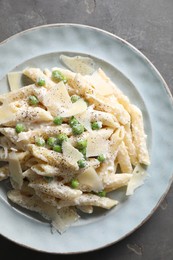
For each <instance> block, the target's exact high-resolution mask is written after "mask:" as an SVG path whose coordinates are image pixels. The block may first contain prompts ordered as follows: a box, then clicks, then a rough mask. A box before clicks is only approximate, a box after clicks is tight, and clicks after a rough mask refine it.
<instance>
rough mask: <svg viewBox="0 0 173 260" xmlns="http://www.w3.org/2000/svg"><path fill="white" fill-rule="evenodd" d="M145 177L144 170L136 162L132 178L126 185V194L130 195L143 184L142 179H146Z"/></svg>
mask: <svg viewBox="0 0 173 260" xmlns="http://www.w3.org/2000/svg"><path fill="white" fill-rule="evenodd" d="M146 177H147V173H146V171H145V170H144V169H143V168H142V167H141V165H139V164H138V165H137V166H136V167H135V168H134V170H133V175H132V178H131V179H130V181H129V183H128V185H127V191H126V195H127V196H129V195H132V194H133V193H134V191H135V190H136V189H137V188H138V187H140V186H141V185H143V184H144V180H145V179H146Z"/></svg>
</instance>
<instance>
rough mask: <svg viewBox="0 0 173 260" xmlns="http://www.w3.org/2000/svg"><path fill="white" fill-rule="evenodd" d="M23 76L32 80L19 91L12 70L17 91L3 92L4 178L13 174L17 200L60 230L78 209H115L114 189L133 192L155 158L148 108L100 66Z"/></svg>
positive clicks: (0, 146)
mask: <svg viewBox="0 0 173 260" xmlns="http://www.w3.org/2000/svg"><path fill="white" fill-rule="evenodd" d="M68 62H69V61H68ZM70 64H71V60H70ZM23 74H24V75H25V76H27V77H29V78H30V79H31V80H32V81H33V84H31V85H28V86H25V87H22V88H19V89H17V87H16V84H18V82H19V78H18V76H16V73H15V74H14V73H13V75H11V74H10V73H9V75H8V76H9V82H10V85H12V87H11V89H12V90H13V91H11V92H9V93H7V94H3V95H1V96H0V103H1V106H0V134H1V135H0V161H2V162H4V165H3V166H2V167H1V168H0V180H4V179H7V178H9V179H10V182H11V185H12V188H13V189H12V190H10V191H9V192H8V194H7V195H8V198H9V199H10V200H11V201H12V202H14V203H16V204H18V205H20V206H22V207H24V208H27V209H29V210H32V211H35V212H38V213H40V214H41V215H42V216H43V217H44V218H46V219H47V220H49V221H51V224H52V226H53V227H54V228H55V229H56V230H58V231H59V232H60V233H62V232H64V231H65V230H66V229H67V228H68V227H69V226H70V225H71V224H72V223H74V222H75V221H77V220H78V219H79V217H80V211H82V212H85V213H88V214H91V213H92V212H93V209H94V207H101V208H104V209H107V210H109V209H111V208H112V207H114V206H116V205H117V204H118V201H117V200H114V199H111V198H110V197H109V192H111V191H114V190H116V189H118V188H120V187H124V186H125V187H127V195H131V194H133V192H134V190H135V189H136V188H137V187H138V186H140V185H141V184H142V183H143V180H144V177H145V175H146V174H145V172H144V170H143V168H142V166H141V165H143V164H144V165H149V164H150V159H149V154H148V149H147V144H146V134H145V132H144V125H143V117H142V112H141V111H140V109H139V108H138V107H136V106H135V105H134V104H131V102H130V100H129V99H128V97H127V96H125V95H124V94H123V93H122V91H121V90H120V89H119V88H118V87H117V86H116V85H115V84H114V83H113V82H112V81H111V80H110V79H109V78H108V77H107V75H106V74H105V73H104V71H103V70H102V69H101V68H99V69H98V70H96V71H95V72H93V73H92V74H90V75H84V74H80V73H75V72H72V71H70V70H67V69H62V68H56V67H55V68H52V69H51V70H49V69H45V70H44V71H42V70H41V69H39V68H26V69H24V70H23ZM14 76H15V80H14V81H13V80H12V77H14ZM16 82H17V83H16ZM13 84H14V85H13Z"/></svg>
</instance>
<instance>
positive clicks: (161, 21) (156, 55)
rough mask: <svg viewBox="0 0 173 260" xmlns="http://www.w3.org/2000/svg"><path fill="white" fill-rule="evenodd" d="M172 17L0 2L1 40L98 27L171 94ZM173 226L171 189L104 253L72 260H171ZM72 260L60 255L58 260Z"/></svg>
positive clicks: (106, 6) (87, 4) (106, 2)
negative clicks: (31, 32)
mask: <svg viewBox="0 0 173 260" xmlns="http://www.w3.org/2000/svg"><path fill="white" fill-rule="evenodd" d="M172 13H173V1H172V0H152V1H151V0H145V1H144V0H49V1H48V0H25V1H23V0H0V41H3V40H5V39H6V38H8V37H10V36H12V35H14V34H16V33H18V32H20V31H23V30H25V29H28V28H31V27H34V26H38V25H42V24H50V23H66V22H67V23H80V24H87V25H91V26H95V27H99V28H101V29H104V30H107V31H109V32H112V33H114V34H116V35H118V36H120V37H122V38H124V39H125V40H127V41H129V42H130V43H132V44H133V45H134V46H136V47H137V48H138V49H139V50H141V51H142V52H143V53H144V54H145V55H146V56H147V57H148V58H149V59H150V60H151V61H152V63H153V64H154V65H155V66H156V68H157V69H158V70H159V71H160V73H161V74H162V76H163V77H164V79H165V80H166V82H167V84H168V86H169V87H170V90H171V92H172V93H173V44H172V43H173V15H172ZM156 185H157V184H156ZM172 227H173V187H172V188H171V189H170V191H169V192H168V194H167V196H166V198H165V200H164V201H163V202H162V203H161V205H160V206H159V208H158V209H157V211H156V212H155V213H154V214H153V215H152V217H151V218H150V219H149V220H148V221H147V222H146V223H145V224H144V225H143V226H142V227H140V228H139V229H138V230H137V231H135V232H134V233H133V234H132V235H130V236H128V237H127V238H125V239H123V240H122V241H120V242H118V243H117V244H115V245H112V246H109V247H108V248H105V249H101V250H98V251H95V252H91V253H87V254H83V255H76V256H75V259H76V260H78V259H81V257H83V256H86V257H89V258H92V259H99V260H102V259H104V260H105V259H106V260H113V259H118V260H119V259H120V260H126V259H128V260H131V259H133V260H136V259H142V260H143V259H144V260H146V259H147V260H162V259H167V260H172V259H173V247H172V241H173V231H172ZM98 236H99V234H98ZM40 239H41V238H40ZM0 249H1V258H3V257H8V256H11V254H14V255H15V258H16V259H17V258H18V257H19V256H20V257H21V258H24V257H26V256H28V257H42V259H50V255H48V254H40V253H38V252H34V251H31V250H28V249H25V248H21V247H19V246H17V245H15V244H13V243H11V242H9V241H8V240H6V239H4V238H2V237H0ZM72 257H74V256H70V255H69V256H68V255H64V256H63V255H61V256H60V255H59V256H58V259H71V258H72ZM55 258H57V256H55V255H52V256H51V259H55Z"/></svg>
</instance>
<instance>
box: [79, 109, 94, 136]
mask: <svg viewBox="0 0 173 260" xmlns="http://www.w3.org/2000/svg"><path fill="white" fill-rule="evenodd" d="M75 117H76V119H77V120H78V121H79V123H80V124H81V125H83V126H84V127H85V129H86V130H87V131H88V132H91V131H92V129H91V112H90V110H89V109H87V110H86V111H84V112H83V113H81V114H78V115H76V116H75Z"/></svg>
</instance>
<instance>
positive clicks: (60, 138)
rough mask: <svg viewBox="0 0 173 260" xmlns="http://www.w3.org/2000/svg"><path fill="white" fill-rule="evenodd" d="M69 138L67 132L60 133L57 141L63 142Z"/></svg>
mask: <svg viewBox="0 0 173 260" xmlns="http://www.w3.org/2000/svg"><path fill="white" fill-rule="evenodd" d="M67 140H68V137H67V135H66V134H59V135H58V136H57V143H58V144H62V143H63V142H64V141H67Z"/></svg>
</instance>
